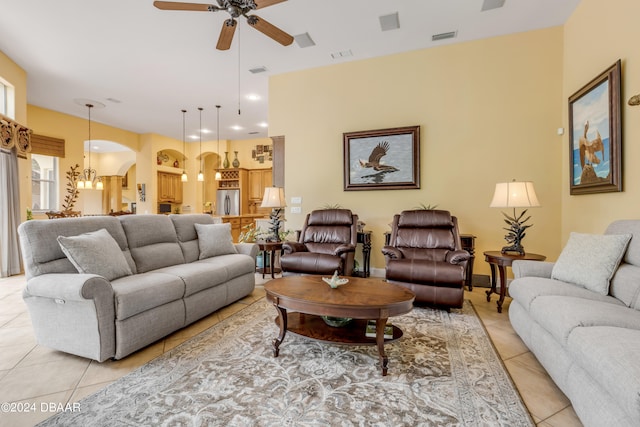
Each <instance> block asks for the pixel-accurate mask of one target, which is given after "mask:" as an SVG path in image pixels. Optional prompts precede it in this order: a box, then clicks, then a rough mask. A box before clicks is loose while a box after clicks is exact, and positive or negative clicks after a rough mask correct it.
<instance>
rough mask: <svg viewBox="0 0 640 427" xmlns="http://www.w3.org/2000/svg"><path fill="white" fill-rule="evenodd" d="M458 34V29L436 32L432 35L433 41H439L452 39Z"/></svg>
mask: <svg viewBox="0 0 640 427" xmlns="http://www.w3.org/2000/svg"><path fill="white" fill-rule="evenodd" d="M457 35H458V32H457V31H449V32H448V33H440V34H434V35H432V36H431V41H434V42H437V41H438V40H446V39H452V38H454V37H455V36H457Z"/></svg>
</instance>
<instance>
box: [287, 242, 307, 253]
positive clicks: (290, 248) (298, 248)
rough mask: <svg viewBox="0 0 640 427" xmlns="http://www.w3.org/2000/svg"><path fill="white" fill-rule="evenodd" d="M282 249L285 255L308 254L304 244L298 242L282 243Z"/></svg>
mask: <svg viewBox="0 0 640 427" xmlns="http://www.w3.org/2000/svg"><path fill="white" fill-rule="evenodd" d="M282 249H284V253H285V254H292V253H294V252H308V251H307V247H306V246H305V245H304V243H300V242H282Z"/></svg>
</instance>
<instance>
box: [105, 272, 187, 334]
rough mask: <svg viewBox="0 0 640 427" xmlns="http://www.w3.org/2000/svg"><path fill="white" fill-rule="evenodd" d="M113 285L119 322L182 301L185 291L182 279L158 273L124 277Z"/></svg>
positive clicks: (112, 283)
mask: <svg viewBox="0 0 640 427" xmlns="http://www.w3.org/2000/svg"><path fill="white" fill-rule="evenodd" d="M111 285H112V287H113V293H114V298H115V310H116V319H117V320H124V319H127V318H129V317H131V316H135V315H136V314H140V313H142V312H144V311H147V310H150V309H152V308H156V307H159V306H161V305H163V304H167V303H170V302H172V301H176V300H180V299H182V297H183V296H184V289H185V285H184V282H183V281H182V279H181V278H180V277H178V276H176V275H173V274H165V273H157V272H151V273H142V274H136V275H134V276H126V277H122V278H120V279H116V280H114V281H113V282H111ZM182 321H184V319H182ZM149 327H150V328H151V327H152V326H151V325H150V326H149Z"/></svg>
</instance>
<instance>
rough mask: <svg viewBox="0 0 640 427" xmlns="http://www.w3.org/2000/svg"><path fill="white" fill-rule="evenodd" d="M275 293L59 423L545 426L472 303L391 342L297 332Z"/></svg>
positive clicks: (408, 322)
mask: <svg viewBox="0 0 640 427" xmlns="http://www.w3.org/2000/svg"><path fill="white" fill-rule="evenodd" d="M275 316H276V310H275V309H274V308H273V307H272V306H270V305H269V304H268V303H267V302H266V301H265V300H264V299H262V300H260V301H258V302H256V303H254V304H252V305H251V306H249V307H248V308H246V309H244V310H242V311H241V312H239V313H237V314H235V315H233V316H231V317H230V318H228V319H226V320H224V321H223V322H221V323H219V324H218V325H216V326H214V327H212V328H210V329H209V330H207V331H205V332H203V333H202V334H200V335H198V336H197V337H195V338H193V339H192V340H190V341H188V342H186V343H184V344H182V345H181V346H179V347H177V348H175V349H174V350H172V351H171V352H169V353H167V354H165V355H163V356H160V357H158V358H157V359H155V360H153V361H151V362H149V363H148V364H146V365H145V366H143V367H141V368H140V369H138V370H137V371H134V372H132V373H130V374H129V375H127V376H125V377H123V378H121V379H120V380H118V381H116V382H115V383H113V384H111V385H110V386H108V387H106V388H105V389H103V390H101V391H99V392H98V393H96V394H94V395H92V396H89V397H87V398H86V399H84V400H82V401H81V404H80V405H81V408H82V410H81V411H80V412H76V413H73V412H68V413H62V414H59V415H58V416H55V417H53V418H50V419H48V420H46V421H44V422H43V423H41V424H40V425H42V426H52V425H63V426H158V425H163V426H242V427H244V426H393V427H397V426H421V425H422V426H483V425H484V426H510V427H514V426H533V425H534V423H533V422H532V420H531V418H530V416H529V414H528V412H527V410H526V408H525V406H524V404H523V403H522V401H521V399H520V396H519V395H518V393H517V391H516V390H515V387H514V385H513V383H512V382H511V379H510V377H509V375H508V374H507V373H506V371H505V369H504V366H503V364H502V362H501V361H500V359H499V357H498V355H497V353H496V351H495V349H494V347H493V345H492V343H491V342H490V341H489V338H488V336H487V334H486V331H485V330H484V327H483V326H482V324H481V323H480V320H479V318H478V317H477V315H476V313H475V311H474V309H473V307H472V305H471V303H470V302H469V301H465V304H464V307H463V309H461V310H452V311H451V313H446V312H443V311H439V310H432V309H428V308H415V309H414V310H413V311H412V312H410V313H409V314H407V315H404V316H400V317H396V318H393V319H392V320H393V323H394V324H395V325H397V326H400V327H401V328H402V329H403V331H404V337H403V338H402V339H400V340H399V341H397V342H395V343H392V344H388V345H386V346H385V350H386V352H387V355H388V356H389V373H388V375H387V376H386V377H383V376H382V375H381V372H380V368H379V366H378V356H377V349H376V347H375V346H358V347H348V346H340V345H334V344H326V343H320V342H316V341H310V340H307V339H304V338H301V337H298V336H296V335H294V334H287V336H286V337H285V340H284V342H283V343H282V345H281V346H280V356H279V357H277V358H274V357H273V355H272V349H271V342H272V340H273V338H275V337H276V336H277V332H278V328H277V326H276V325H275V323H274V318H275Z"/></svg>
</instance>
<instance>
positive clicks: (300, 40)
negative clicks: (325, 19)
mask: <svg viewBox="0 0 640 427" xmlns="http://www.w3.org/2000/svg"><path fill="white" fill-rule="evenodd" d="M293 39H294V40H295V41H296V43H297V44H298V46H299V47H302V48H305V47H311V46H315V45H316V42H314V41H313V39H312V38H311V36H310V35H309V33H304V34H298V35H297V36H293Z"/></svg>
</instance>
